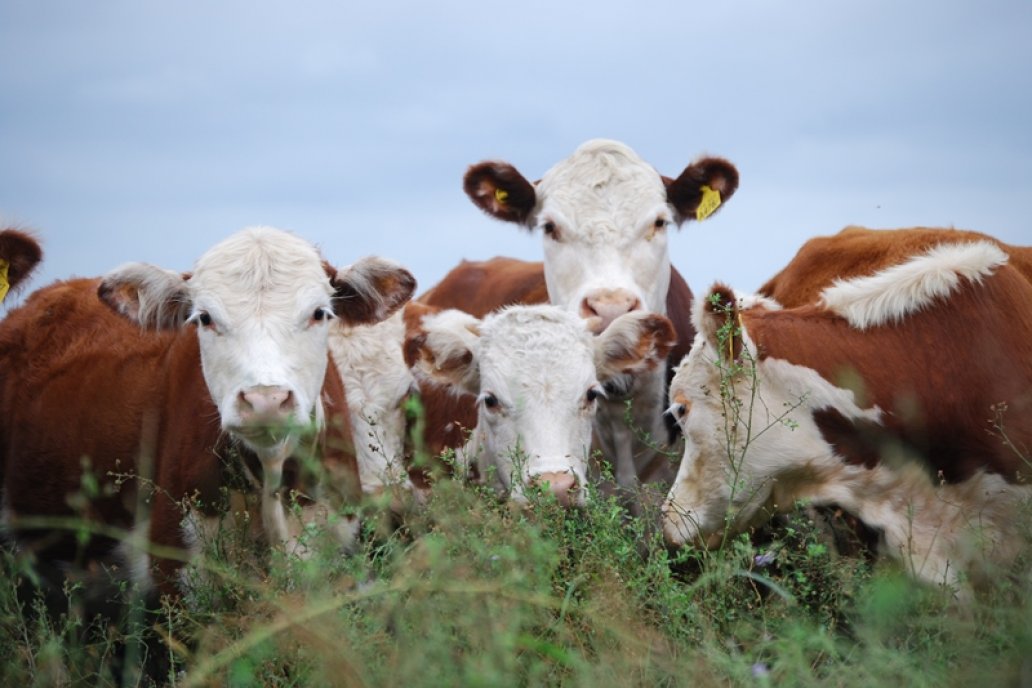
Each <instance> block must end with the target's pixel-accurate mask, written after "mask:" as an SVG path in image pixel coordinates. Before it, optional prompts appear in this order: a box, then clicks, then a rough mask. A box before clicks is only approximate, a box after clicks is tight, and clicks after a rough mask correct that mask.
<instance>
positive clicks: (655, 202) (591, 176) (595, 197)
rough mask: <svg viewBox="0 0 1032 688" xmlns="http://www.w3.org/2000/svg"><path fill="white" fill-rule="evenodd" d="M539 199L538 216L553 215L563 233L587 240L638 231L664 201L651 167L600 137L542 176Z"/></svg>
mask: <svg viewBox="0 0 1032 688" xmlns="http://www.w3.org/2000/svg"><path fill="white" fill-rule="evenodd" d="M537 195H538V199H539V205H538V208H537V211H538V213H539V214H541V215H542V216H547V215H548V214H550V213H551V214H555V215H557V216H558V217H557V218H556V219H557V220H561V221H562V222H563V229H564V230H565V231H567V232H569V231H575V232H576V233H577V234H578V235H584V238H585V239H604V238H606V237H605V235H606V234H607V233H612V232H620V231H621V228H636V227H637V225H638V224H639V223H640V222H641V221H642V218H643V217H644V216H646V215H648V214H651V213H654V212H657V210H659V209H661V208H663V207H665V205H666V202H667V201H666V187H665V186H664V184H663V180H662V178H661V177H660V175H659V173H658V172H656V170H655V168H653V167H652V166H651V165H649V164H648V163H646V162H645V161H644V160H642V159H641V158H640V157H638V155H637V153H635V152H634V151H633V150H631V149H630V148H628V147H627V146H625V145H624V144H622V143H619V142H617V141H608V140H604V139H595V140H592V141H588V142H587V143H585V144H583V145H582V146H581V147H580V148H578V149H577V150H576V151H574V153H573V155H571V156H570V157H569V158H566V159H565V160H563V161H561V162H559V163H557V164H556V165H555V166H554V167H552V169H550V170H549V171H548V172H546V173H545V175H544V177H542V178H541V181H540V182H538V185H537ZM624 231H627V230H624ZM595 235H600V236H595Z"/></svg>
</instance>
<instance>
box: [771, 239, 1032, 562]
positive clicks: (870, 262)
mask: <svg viewBox="0 0 1032 688" xmlns="http://www.w3.org/2000/svg"><path fill="white" fill-rule="evenodd" d="M962 241H963V242H969V241H991V242H993V243H995V244H996V245H997V246H999V247H1000V248H1001V249H1002V250H1003V251H1004V252H1006V253H1007V255H1008V256H1009V257H1010V263H1011V264H1012V265H1013V266H1014V267H1015V268H1017V269H1018V270H1019V271H1021V272H1022V273H1023V274H1024V275H1025V276H1026V277H1027V278H1028V279H1029V280H1030V281H1032V248H1029V247H1023V246H1013V245H1010V244H1006V243H1004V242H1002V241H999V240H998V239H995V238H994V237H991V236H989V235H987V234H983V233H981V232H974V231H970V230H960V229H952V228H941V227H910V228H904V229H868V228H866V227H859V226H855V225H851V226H848V227H845V228H844V229H842V230H841V231H839V232H838V233H837V234H833V235H829V236H818V237H814V238H812V239H809V240H808V241H806V243H804V244H803V245H802V247H800V249H799V251H798V252H797V253H796V255H795V256H794V257H793V258H792V260H791V261H790V262H789V263H788V264H787V265H785V267H783V268H782V269H781V270H780V271H778V273H777V274H776V275H774V276H773V277H771V278H770V279H769V280H767V281H766V282H765V283H764V284H763V285H762V286H761V287H760V288H759V290H758V292H757V293H758V294H759V295H761V296H766V297H769V298H772V299H774V300H775V301H777V302H778V303H779V304H781V305H782V306H784V307H787V308H793V307H796V306H803V305H806V304H810V303H815V302H816V301H817V300H818V299H819V298H820V294H821V292H822V291H823V290H824V289H825V288H827V287H830V286H831V285H832V284H833V283H834V282H835V281H836V280H843V279H848V278H852V277H861V276H864V275H870V274H873V273H875V272H877V271H879V270H882V269H885V268H888V267H891V266H893V265H897V264H899V263H901V262H903V261H905V260H907V259H908V258H910V257H911V256H913V255H914V254H915V253H920V252H922V251H926V250H928V249H930V248H932V247H934V246H937V245H939V244H943V243H956V242H962ZM808 511H809V513H810V516H811V517H812V518H813V519H814V520H815V522H817V523H819V524H821V526H822V527H824V528H825V529H826V530H827V532H828V533H829V534H830V535H832V537H833V538H834V540H835V545H836V547H837V549H838V550H839V551H840V552H842V553H851V554H867V555H870V554H872V553H873V551H874V550H875V548H876V546H877V534H876V533H873V532H872V531H870V529H866V528H864V527H863V525H862V524H860V523H859V522H857V521H856V519H855V518H853V517H851V516H850V515H849V514H846V513H845V512H843V511H842V510H841V509H839V508H838V507H837V506H834V505H829V506H827V507H820V508H811V509H808Z"/></svg>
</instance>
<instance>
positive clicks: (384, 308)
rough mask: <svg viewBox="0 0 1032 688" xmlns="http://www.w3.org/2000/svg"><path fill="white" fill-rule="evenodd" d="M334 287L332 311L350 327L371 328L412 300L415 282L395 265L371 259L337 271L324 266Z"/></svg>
mask: <svg viewBox="0 0 1032 688" xmlns="http://www.w3.org/2000/svg"><path fill="white" fill-rule="evenodd" d="M323 267H324V268H325V269H326V274H327V275H328V276H329V278H330V285H331V286H332V287H333V311H334V312H335V313H336V314H337V316H338V317H339V318H340V319H341V320H342V321H344V322H345V323H347V324H348V325H372V324H375V323H378V322H381V321H383V320H386V319H387V318H389V317H391V315H393V314H394V312H395V311H397V310H398V309H399V308H401V307H402V306H404V305H405V303H406V302H407V301H408V300H409V299H410V298H412V293H413V292H414V291H415V290H416V278H415V277H413V276H412V273H411V272H409V271H408V270H406V269H405V268H403V267H401V266H400V265H398V264H397V263H394V262H393V261H389V260H385V259H383V258H376V257H368V258H363V259H361V260H359V261H358V262H356V263H354V264H352V265H351V266H349V267H347V268H344V269H342V270H337V269H336V268H334V267H333V266H332V265H330V264H329V263H323Z"/></svg>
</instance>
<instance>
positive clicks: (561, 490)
mask: <svg viewBox="0 0 1032 688" xmlns="http://www.w3.org/2000/svg"><path fill="white" fill-rule="evenodd" d="M530 480H531V482H532V483H533V484H534V485H539V486H541V487H547V488H548V491H549V492H551V493H552V494H553V495H555V498H556V500H558V502H559V503H560V504H561V505H563V506H566V507H568V506H572V505H573V502H574V493H575V492H576V491H577V476H575V475H574V474H573V473H539V474H537V475H535V476H532V477H531V479H530Z"/></svg>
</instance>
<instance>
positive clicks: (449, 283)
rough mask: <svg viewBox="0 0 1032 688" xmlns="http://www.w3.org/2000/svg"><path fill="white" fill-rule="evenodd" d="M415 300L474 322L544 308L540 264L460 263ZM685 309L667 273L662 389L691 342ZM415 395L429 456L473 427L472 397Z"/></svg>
mask: <svg viewBox="0 0 1032 688" xmlns="http://www.w3.org/2000/svg"><path fill="white" fill-rule="evenodd" d="M415 301H416V302H417V303H420V304H424V305H427V306H432V307H434V308H438V309H445V308H455V309H458V310H461V311H465V312H466V313H469V314H470V315H473V316H475V317H477V318H483V317H484V316H486V315H487V314H488V313H491V312H492V311H495V310H498V309H499V308H502V307H504V306H509V305H513V304H522V305H533V304H546V303H548V290H547V288H546V286H545V269H544V264H543V263H539V262H533V261H524V260H518V259H515V258H506V257H501V256H499V257H495V258H491V259H490V260H486V261H469V260H463V261H462V262H461V263H459V265H458V266H456V267H455V268H453V269H452V270H451V271H450V272H449V273H448V274H447V275H445V277H444V278H443V279H442V280H441V281H440V282H439V283H438V284H437V285H435V286H434V287H432V288H431V289H429V290H428V291H427V292H426V293H425V294H423V295H422V296H420V297H418V298H417V299H415ZM691 308H692V292H691V290H690V289H689V288H688V284H687V282H685V280H684V277H682V276H681V273H679V272H678V271H677V269H676V268H671V271H670V288H669V291H668V292H667V317H668V318H669V319H670V320H671V322H672V323H673V324H674V329H675V331H676V332H677V345H676V346H675V347H674V349H673V350H672V351H671V353H670V355H669V356H668V358H667V360H668V362H669V364H668V371H669V374H668V379H667V383H668V384H669V382H670V379H669V378H670V377H672V375H673V368H674V367H675V366H676V365H677V363H679V362H680V360H681V358H683V357H684V355H685V354H687V353H688V350H689V349H690V348H691V345H692V340H694V339H695V328H694V327H693V326H692V322H691ZM420 393H421V395H422V397H423V406H424V409H425V412H426V438H425V442H426V449H427V451H428V452H429V454H430V455H431V456H437V455H438V454H440V452H441V451H443V450H444V449H447V448H454V447H459V446H461V445H462V444H463V442H464V441H465V438H466V436H467V434H468V433H467V431H468V430H471V429H472V428H474V427H476V423H477V411H476V406H475V398H474V397H473V396H472V395H469V394H462V395H455V394H452V393H450V392H448V391H445V390H442V389H440V388H435V387H433V386H432V385H425V384H421V385H420ZM671 427H673V425H671Z"/></svg>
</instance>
